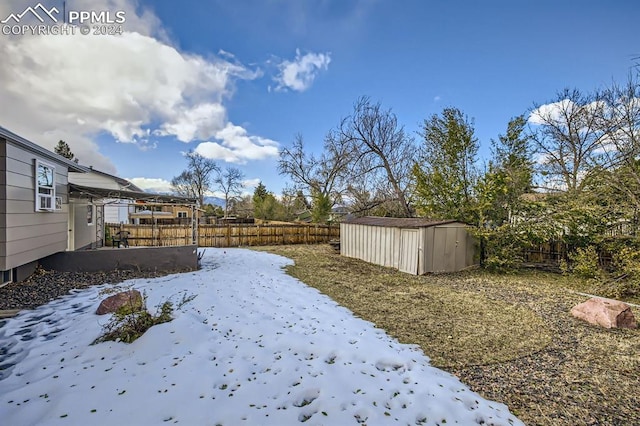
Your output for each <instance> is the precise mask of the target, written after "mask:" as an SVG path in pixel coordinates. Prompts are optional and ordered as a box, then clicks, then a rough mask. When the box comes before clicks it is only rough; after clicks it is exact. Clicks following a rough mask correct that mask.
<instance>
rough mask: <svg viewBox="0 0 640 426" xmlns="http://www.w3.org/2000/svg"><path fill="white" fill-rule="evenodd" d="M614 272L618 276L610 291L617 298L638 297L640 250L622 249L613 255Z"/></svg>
mask: <svg viewBox="0 0 640 426" xmlns="http://www.w3.org/2000/svg"><path fill="white" fill-rule="evenodd" d="M613 265H614V268H615V272H616V273H617V274H619V275H620V277H619V279H618V280H616V283H615V284H616V285H615V286H613V288H612V289H611V290H612V291H613V292H614V293H615V295H616V296H617V297H624V296H640V249H638V248H637V247H623V248H621V249H620V250H619V251H617V252H616V253H614V255H613Z"/></svg>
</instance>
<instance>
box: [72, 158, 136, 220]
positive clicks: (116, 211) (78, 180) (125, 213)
mask: <svg viewBox="0 0 640 426" xmlns="http://www.w3.org/2000/svg"><path fill="white" fill-rule="evenodd" d="M89 169H90V170H89V172H88V173H76V172H72V173H69V183H71V184H74V185H78V186H83V187H89V188H101V189H108V190H112V191H114V194H118V193H120V192H121V191H131V192H144V191H143V190H142V189H140V188H139V187H137V186H136V185H134V184H133V183H131V182H129V181H128V180H126V179H122V178H120V177H118V176H114V175H110V174H108V173H105V172H101V171H99V170H95V169H93V168H91V167H90V168H89ZM98 203H99V204H102V205H104V222H105V223H129V205H130V204H132V203H133V200H130V199H119V198H104V199H101V200H99V201H98Z"/></svg>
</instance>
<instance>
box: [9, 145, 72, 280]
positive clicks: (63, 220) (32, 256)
mask: <svg viewBox="0 0 640 426" xmlns="http://www.w3.org/2000/svg"><path fill="white" fill-rule="evenodd" d="M36 160H39V161H42V162H44V163H47V164H51V165H52V166H54V167H55V184H56V196H60V197H62V198H63V203H64V202H65V200H68V194H67V174H68V168H67V166H66V165H64V164H62V163H57V162H56V161H53V160H52V159H50V158H46V157H44V156H43V155H40V154H39V153H35V152H31V151H29V150H26V149H23V148H21V147H20V146H18V145H16V144H14V143H13V142H12V141H11V140H7V139H4V138H2V139H0V164H1V165H0V168H1V170H0V186H1V187H2V190H1V193H0V270H9V269H12V268H15V267H18V266H22V265H24V264H27V263H30V262H33V261H36V260H38V259H40V258H42V257H45V256H48V255H51V254H53V253H57V252H59V251H64V250H66V248H67V232H68V229H67V228H68V226H67V214H68V210H67V207H66V206H65V205H64V204H63V208H62V210H59V211H52V212H36V211H35V178H34V174H35V161H36Z"/></svg>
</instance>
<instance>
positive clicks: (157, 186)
mask: <svg viewBox="0 0 640 426" xmlns="http://www.w3.org/2000/svg"><path fill="white" fill-rule="evenodd" d="M127 180H128V181H129V182H131V183H133V184H134V185H136V186H137V187H139V188H140V189H144V190H145V191H148V192H158V193H162V192H173V188H172V187H171V182H169V181H168V180H165V179H160V178H145V177H135V178H131V179H127Z"/></svg>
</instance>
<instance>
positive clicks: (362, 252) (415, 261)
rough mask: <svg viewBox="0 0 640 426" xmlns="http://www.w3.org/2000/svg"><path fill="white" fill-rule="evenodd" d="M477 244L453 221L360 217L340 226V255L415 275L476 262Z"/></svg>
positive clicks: (460, 268)
mask: <svg viewBox="0 0 640 426" xmlns="http://www.w3.org/2000/svg"><path fill="white" fill-rule="evenodd" d="M476 252H477V245H476V242H475V240H474V238H473V237H472V236H471V235H470V234H469V233H468V232H467V225H466V224H464V223H462V222H458V221H455V220H440V221H434V220H430V219H424V218H406V219H401V218H390V217H372V216H368V217H361V218H357V219H353V220H350V221H347V222H342V223H341V224H340V254H342V255H343V256H347V257H353V258H356V259H362V260H364V261H367V262H371V263H375V264H377V265H382V266H387V267H390V268H396V269H399V270H400V271H402V272H407V273H410V274H414V275H422V274H426V273H429V272H457V271H460V270H462V269H465V268H467V267H469V266H471V265H473V264H475V263H476V260H477V256H476Z"/></svg>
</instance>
